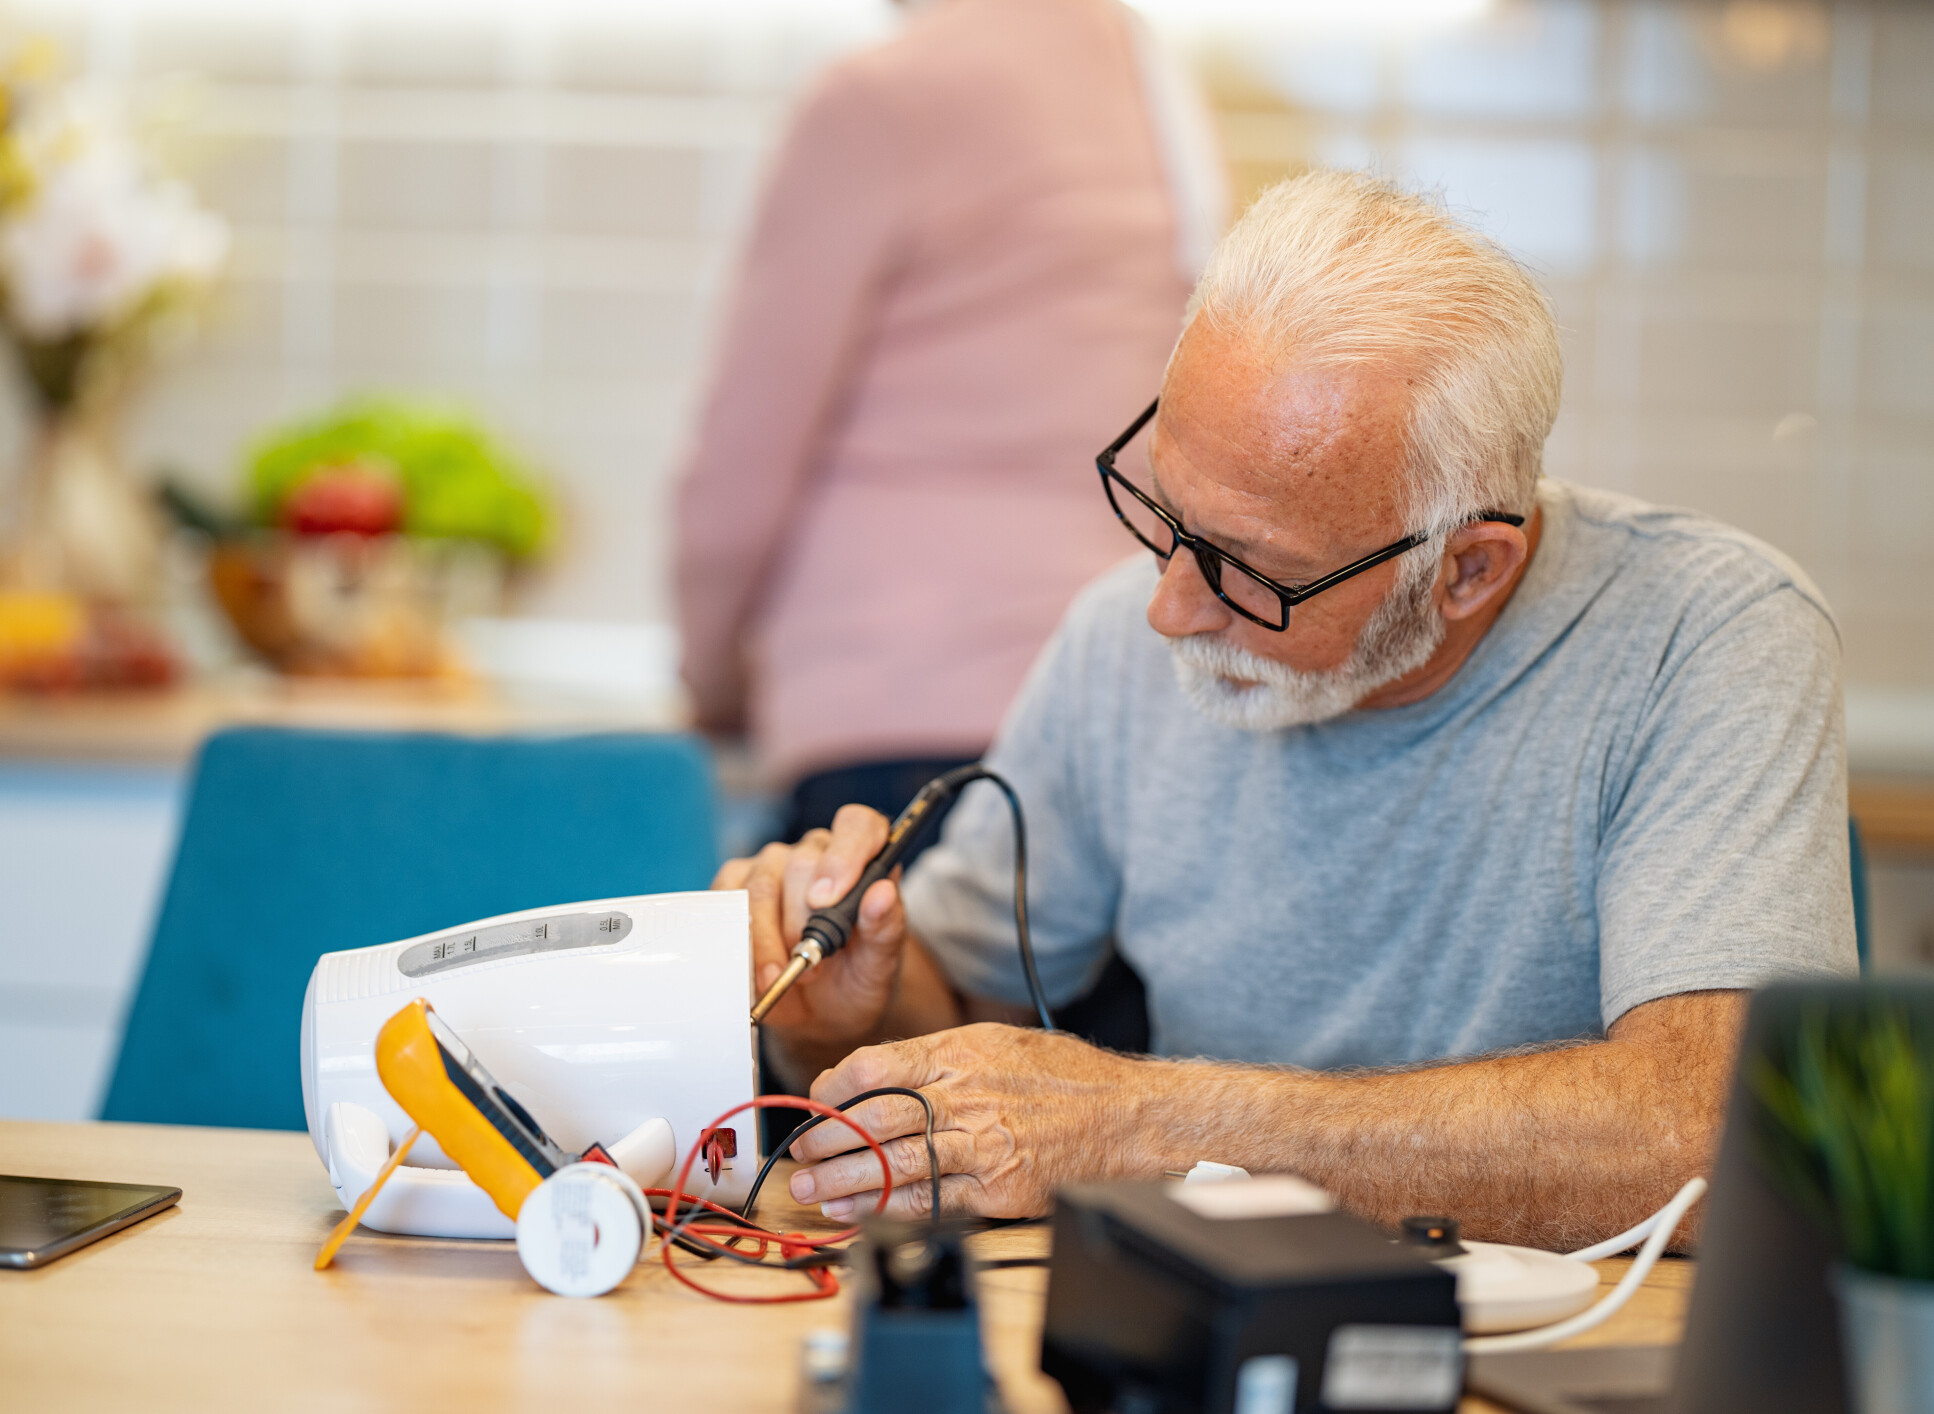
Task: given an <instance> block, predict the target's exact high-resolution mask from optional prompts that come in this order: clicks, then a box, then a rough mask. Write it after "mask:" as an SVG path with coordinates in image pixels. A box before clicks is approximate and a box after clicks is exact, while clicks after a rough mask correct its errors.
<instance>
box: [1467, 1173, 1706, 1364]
mask: <svg viewBox="0 0 1934 1414" xmlns="http://www.w3.org/2000/svg"><path fill="white" fill-rule="evenodd" d="M1705 1192H1706V1181H1705V1180H1704V1179H1703V1178H1694V1179H1690V1180H1688V1181H1687V1183H1686V1186H1685V1187H1684V1188H1681V1189H1680V1190H1679V1191H1678V1192H1677V1193H1676V1194H1674V1195H1673V1198H1672V1201H1671V1202H1670V1203H1667V1204H1666V1205H1665V1206H1664V1207H1663V1208H1661V1209H1659V1211H1658V1212H1657V1213H1656V1214H1655V1215H1654V1216H1652V1217H1650V1218H1648V1219H1646V1222H1647V1223H1650V1224H1651V1227H1652V1231H1651V1233H1650V1234H1649V1235H1648V1236H1647V1237H1646V1239H1645V1245H1644V1246H1643V1247H1641V1248H1640V1249H1639V1254H1638V1256H1637V1257H1636V1258H1634V1259H1633V1261H1632V1266H1631V1270H1629V1271H1627V1272H1626V1273H1625V1276H1624V1278H1623V1280H1621V1281H1620V1282H1619V1284H1618V1285H1617V1286H1615V1287H1613V1288H1612V1291H1611V1294H1610V1295H1608V1296H1605V1297H1603V1298H1602V1299H1601V1300H1600V1301H1599V1302H1598V1304H1596V1305H1595V1306H1591V1307H1589V1308H1587V1309H1586V1310H1583V1311H1580V1312H1579V1313H1578V1314H1577V1315H1575V1316H1571V1317H1568V1318H1566V1319H1565V1320H1562V1321H1558V1322H1556V1323H1555V1324H1553V1325H1549V1326H1540V1327H1538V1329H1536V1330H1531V1331H1514V1332H1513V1333H1512V1334H1510V1335H1478V1336H1471V1337H1469V1338H1467V1339H1466V1340H1465V1342H1464V1350H1465V1352H1466V1353H1467V1354H1471V1355H1488V1354H1495V1353H1497V1352H1500V1351H1506V1350H1538V1349H1541V1348H1542V1347H1544V1346H1547V1345H1554V1344H1556V1343H1557V1342H1558V1341H1561V1340H1569V1339H1570V1338H1571V1337H1572V1336H1575V1335H1578V1334H1581V1333H1582V1332H1584V1331H1588V1330H1590V1329H1591V1328H1592V1327H1593V1326H1596V1325H1599V1324H1601V1323H1603V1322H1604V1321H1606V1320H1608V1319H1609V1318H1610V1317H1611V1316H1612V1315H1613V1313H1615V1312H1616V1311H1617V1310H1618V1309H1619V1307H1621V1306H1623V1305H1624V1304H1625V1303H1626V1302H1627V1301H1629V1300H1631V1299H1632V1293H1633V1292H1635V1291H1637V1290H1638V1289H1639V1285H1640V1283H1642V1282H1643V1281H1644V1280H1645V1278H1646V1277H1647V1276H1648V1275H1649V1274H1650V1273H1651V1271H1652V1268H1653V1266H1654V1264H1656V1263H1657V1262H1658V1260H1659V1255H1660V1254H1661V1253H1662V1252H1664V1251H1665V1244H1666V1243H1668V1242H1670V1241H1671V1240H1672V1234H1673V1233H1675V1232H1677V1231H1678V1230H1679V1222H1680V1220H1681V1219H1683V1218H1684V1217H1685V1215H1686V1211H1687V1210H1688V1209H1689V1208H1691V1207H1692V1205H1693V1204H1694V1203H1696V1202H1698V1201H1699V1200H1700V1198H1702V1197H1704V1196H1705ZM1640 1226H1641V1227H1643V1226H1645V1223H1641V1224H1640ZM1634 1231H1636V1229H1634ZM1626 1235H1627V1234H1621V1235H1620V1237H1615V1238H1613V1239H1612V1241H1614V1242H1617V1241H1620V1240H1621V1239H1622V1238H1623V1237H1624V1236H1626ZM1604 1245H1605V1244H1604V1243H1602V1242H1601V1243H1600V1244H1599V1246H1600V1247H1603V1246H1604ZM1596 1250H1597V1248H1592V1247H1587V1248H1586V1249H1585V1251H1586V1252H1593V1251H1596ZM1613 1250H1614V1251H1618V1250H1622V1249H1618V1248H1614V1249H1613ZM1573 1255H1574V1256H1576V1257H1579V1258H1581V1259H1582V1258H1583V1257H1584V1253H1574V1254H1573Z"/></svg>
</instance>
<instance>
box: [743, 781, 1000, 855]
mask: <svg viewBox="0 0 1934 1414" xmlns="http://www.w3.org/2000/svg"><path fill="white" fill-rule="evenodd" d="M979 759H980V758H979V757H978V756H917V757H910V758H908V759H906V760H903V761H861V762H856V763H855V764H853V765H851V766H835V767H834V768H833V769H832V770H830V771H815V772H814V773H813V774H812V775H810V776H807V777H806V778H805V779H804V780H802V781H800V783H799V784H798V785H796V786H794V787H793V788H792V805H791V808H790V809H789V810H788V811H787V813H786V825H785V830H784V832H783V834H782V835H781V836H780V837H781V838H782V839H784V840H786V841H787V842H788V843H791V842H793V841H796V840H797V839H798V838H799V837H800V836H801V835H803V834H805V833H806V831H808V830H830V829H831V828H832V827H833V816H835V815H837V814H838V813H839V808H840V806H842V805H867V806H871V807H872V808H873V809H875V810H877V811H879V812H880V814H882V815H884V816H886V818H887V819H889V820H891V819H892V818H893V817H894V816H896V815H898V814H899V813H900V812H901V811H902V810H904V809H906V808H907V802H908V801H910V800H912V799H913V798H914V796H916V795H918V794H919V793H920V787H922V786H924V785H925V784H926V783H927V782H928V781H930V780H932V779H933V778H934V777H935V776H944V775H946V774H947V772H949V771H951V770H953V769H954V768H955V767H956V766H965V765H967V764H968V763H969V762H971V761H978V760H979ZM952 808H953V802H952V801H949V802H948V803H947V804H946V805H945V806H943V807H942V808H941V810H940V812H939V813H938V814H936V815H935V816H934V819H933V823H932V824H930V825H928V826H927V828H926V832H925V833H924V834H923V835H922V836H921V838H920V839H919V841H918V842H917V843H916V844H915V845H914V847H913V849H912V850H911V851H909V852H908V854H907V856H906V860H907V863H909V864H911V863H912V862H913V860H914V857H915V856H916V855H918V854H919V853H920V852H921V851H922V850H924V849H926V848H927V847H928V846H929V845H931V844H932V843H933V842H934V841H935V840H937V839H939V838H940V825H941V822H942V821H943V820H945V819H946V818H947V812H948V811H949V810H951V809H952Z"/></svg>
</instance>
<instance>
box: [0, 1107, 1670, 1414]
mask: <svg viewBox="0 0 1934 1414" xmlns="http://www.w3.org/2000/svg"><path fill="white" fill-rule="evenodd" d="M0 1172H4V1173H16V1174H36V1175H49V1176H57V1177H68V1178H92V1179H107V1180H115V1181H121V1182H130V1183H154V1184H167V1185H171V1186H174V1187H178V1188H180V1189H181V1190H182V1199H181V1203H180V1205H179V1206H178V1207H176V1208H174V1209H172V1210H170V1211H168V1212H165V1213H162V1214H160V1215H158V1216H156V1217H153V1218H150V1219H148V1220H147V1221H146V1222H142V1223H138V1224H136V1225H135V1226H134V1227H131V1228H128V1229H125V1230H124V1231H122V1232H119V1233H116V1234H114V1235H113V1236H111V1237H108V1238H105V1239H103V1240H102V1241H100V1242H97V1243H95V1244H94V1245H93V1246H90V1247H86V1248H83V1249H81V1250H80V1251H78V1252H75V1253H73V1254H71V1255H69V1256H67V1257H63V1258H61V1259H60V1260H58V1261H56V1262H54V1263H52V1264H51V1265H50V1266H48V1267H46V1268H43V1269H41V1270H39V1271H31V1272H15V1271H0V1405H4V1407H5V1408H6V1409H8V1410H9V1411H22V1412H23V1414H24V1412H25V1411H40V1410H60V1411H63V1412H65V1411H85V1410H113V1411H124V1410H135V1409H139V1410H142V1411H152V1412H153V1414H162V1412H163V1411H168V1410H176V1409H180V1410H196V1411H204V1410H206V1411H220V1410H224V1409H228V1408H238V1409H241V1408H246V1409H274V1410H296V1411H301V1410H329V1411H341V1410H363V1409H396V1410H440V1409H448V1410H460V1411H464V1414H472V1411H477V1412H478V1414H481V1411H487V1410H495V1409H543V1410H563V1409H576V1408H586V1409H590V1408H609V1409H636V1410H654V1411H656V1410H690V1411H696V1414H738V1411H759V1410H771V1411H790V1410H792V1409H793V1407H794V1402H795V1399H796V1396H797V1386H798V1363H799V1362H798V1356H799V1346H800V1340H801V1338H802V1337H803V1336H804V1335H805V1334H806V1333H807V1332H808V1331H811V1330H814V1329H818V1328H823V1327H843V1326H844V1325H845V1324H846V1321H847V1319H848V1311H847V1304H846V1298H845V1297H844V1296H843V1295H842V1296H841V1297H840V1298H838V1299H836V1300H833V1301H816V1302H804V1303H800V1304H796V1305H786V1306H729V1305H724V1304H721V1303H717V1302H712V1301H708V1300H706V1299H704V1298H702V1297H699V1296H697V1295H694V1294H693V1293H691V1292H689V1291H686V1290H685V1289H684V1288H682V1287H680V1286H678V1285H677V1284H676V1283H674V1282H673V1281H672V1279H671V1278H670V1277H669V1276H667V1275H666V1273H665V1271H664V1270H663V1268H662V1267H660V1266H659V1265H658V1264H657V1262H656V1261H655V1260H652V1261H647V1262H645V1263H642V1264H640V1266H639V1267H638V1269H637V1271H636V1272H634V1273H633V1274H632V1276H631V1277H630V1279H629V1280H627V1281H626V1282H625V1284H624V1285H623V1286H622V1287H620V1288H619V1289H618V1290H617V1291H615V1292H613V1293H612V1294H610V1295H609V1296H605V1297H602V1298H600V1299H598V1300H594V1301H571V1300H566V1299H565V1298H562V1297H557V1296H551V1295H549V1294H547V1293H546V1292H544V1291H542V1290H540V1289H539V1288H538V1287H537V1286H536V1285H535V1284H534V1283H532V1282H531V1280H530V1279H529V1278H528V1277H527V1276H526V1275H525V1274H524V1271H523V1269H522V1267H521V1266H520V1265H519V1263H518V1260H517V1253H516V1251H515V1249H514V1248H513V1247H511V1245H510V1244H508V1243H494V1242H453V1241H439V1240H434V1239H428V1238H403V1237H386V1236H381V1235H378V1234H370V1233H359V1234H357V1235H356V1236H354V1237H352V1238H351V1239H350V1241H349V1242H348V1244H347V1245H346V1246H345V1247H344V1248H343V1251H342V1255H341V1256H340V1257H338V1258H337V1262H336V1266H335V1268H334V1269H333V1270H331V1271H328V1272H320V1273H319V1272H315V1271H313V1270H311V1263H312V1261H313V1260H314V1257H315V1251H316V1248H317V1246H318V1245H320V1243H321V1242H322V1240H323V1238H324V1237H325V1236H326V1235H327V1234H328V1232H329V1229H330V1228H331V1227H332V1226H333V1225H334V1224H335V1222H336V1220H337V1218H338V1217H339V1216H340V1212H339V1210H338V1208H337V1206H336V1202H335V1195H334V1194H333V1193H332V1192H331V1191H330V1188H329V1184H328V1180H327V1178H326V1177H325V1176H324V1174H323V1170H322V1166H321V1165H320V1164H319V1163H318V1162H317V1161H316V1156H315V1152H314V1150H313V1149H312V1148H311V1147H310V1145H309V1139H308V1136H307V1135H304V1134H288V1133H276V1132H267V1131H256V1130H223V1129H189V1128H177V1127H172V1126H162V1125H124V1124H36V1123H27V1122H18V1121H16V1122H0ZM769 1191H770V1192H771V1193H772V1195H773V1196H772V1197H771V1199H769V1200H763V1201H762V1203H761V1208H762V1210H763V1215H764V1216H765V1218H766V1220H767V1221H769V1222H783V1223H785V1224H786V1225H788V1226H791V1227H796V1228H800V1229H804V1230H809V1231H825V1230H827V1225H826V1224H825V1223H824V1221H823V1220H822V1219H820V1218H819V1216H818V1214H817V1213H816V1212H810V1211H806V1210H802V1209H800V1208H798V1207H797V1206H796V1205H794V1204H792V1203H791V1201H790V1199H788V1198H787V1197H786V1196H785V1186H784V1184H783V1182H781V1183H775V1184H773V1185H771V1187H770V1188H769ZM973 1241H974V1250H975V1251H976V1252H977V1254H979V1255H981V1256H985V1257H996V1256H1024V1255H1038V1254H1040V1253H1043V1252H1045V1251H1046V1247H1047V1234H1046V1232H1045V1231H1044V1230H1043V1229H1041V1228H1038V1227H1034V1228H1015V1229H1009V1230H1005V1231H998V1232H992V1233H987V1234H984V1235H982V1236H980V1237H977V1238H975V1239H973ZM654 1252H655V1249H654ZM1624 1265H1625V1264H1624V1262H1623V1261H1613V1262H1602V1263H1600V1264H1599V1269H1600V1272H1601V1274H1602V1275H1603V1277H1604V1279H1605V1280H1607V1281H1616V1280H1617V1278H1618V1275H1619V1273H1620V1272H1621V1271H1622V1270H1623V1269H1624ZM1689 1271H1690V1267H1689V1264H1686V1263H1680V1262H1666V1263H1662V1264H1661V1265H1660V1267H1659V1268H1657V1269H1656V1270H1655V1271H1654V1273H1653V1275H1652V1277H1651V1278H1650V1279H1649V1280H1648V1282H1647V1284H1646V1287H1645V1288H1644V1289H1642V1290H1641V1291H1639V1292H1638V1293H1637V1294H1636V1295H1635V1296H1634V1298H1633V1300H1632V1303H1631V1304H1630V1305H1628V1306H1627V1307H1626V1309H1625V1310H1623V1311H1621V1312H1620V1313H1619V1314H1618V1315H1617V1316H1616V1317H1614V1318H1613V1319H1612V1320H1611V1321H1609V1322H1607V1324H1606V1325H1605V1326H1603V1327H1601V1328H1600V1329H1599V1330H1598V1331H1596V1332H1593V1333H1592V1334H1591V1335H1590V1336H1587V1337H1585V1338H1583V1339H1581V1341H1580V1342H1579V1343H1580V1344H1585V1343H1599V1344H1643V1343H1649V1342H1658V1341H1666V1340H1672V1339H1675V1338H1676V1337H1677V1333H1678V1330H1679V1326H1680V1323H1681V1320H1682V1318H1683V1307H1684V1298H1685V1290H1686V1286H1687V1281H1688V1277H1689ZM706 1277H707V1279H708V1280H710V1279H716V1280H717V1281H718V1282H719V1284H720V1285H725V1284H726V1283H727V1282H728V1281H733V1282H735V1284H736V1285H738V1286H739V1287H742V1288H744V1289H747V1290H755V1289H756V1290H761V1291H781V1290H792V1289H797V1288H796V1287H795V1286H794V1285H793V1283H796V1282H799V1281H800V1279H799V1278H797V1277H788V1276H782V1275H779V1274H775V1273H764V1272H743V1273H735V1274H731V1275H729V1276H728V1275H724V1274H719V1273H716V1272H715V1271H714V1270H712V1269H709V1268H708V1270H707V1272H706ZM1046 1281H1047V1276H1046V1273H1045V1272H1044V1271H1043V1270H1040V1269H1038V1268H1009V1269H1005V1270H997V1271H990V1272H987V1273H985V1274H984V1275H983V1277H982V1278H981V1301H982V1320H983V1330H984V1335H985V1339H986V1342H987V1347H988V1351H989V1358H990V1363H991V1364H992V1366H993V1368H994V1371H995V1374H996V1376H997V1378H998V1379H999V1381H1000V1384H1001V1390H1002V1394H1003V1395H1004V1397H1005V1398H1006V1400H1007V1404H1008V1407H1009V1409H1010V1410H1011V1411H1013V1414H1050V1412H1051V1411H1063V1410H1065V1407H1066V1406H1065V1405H1064V1404H1063V1403H1062V1400H1061V1397H1060V1389H1059V1387H1058V1386H1057V1385H1055V1384H1054V1383H1053V1382H1052V1381H1050V1380H1048V1379H1047V1378H1046V1377H1045V1376H1043V1375H1042V1374H1041V1373H1040V1372H1039V1371H1038V1370H1037V1369H1036V1368H1035V1363H1036V1360H1037V1357H1038V1340H1039V1332H1040V1322H1041V1307H1042V1299H1043V1293H1044V1291H1045V1289H1046ZM1491 1408H1492V1406H1490V1405H1489V1404H1487V1403H1485V1402H1483V1401H1480V1400H1474V1399H1471V1400H1466V1401H1465V1403H1464V1405H1463V1410H1464V1411H1466V1414H1477V1411H1488V1410H1490V1409H1491Z"/></svg>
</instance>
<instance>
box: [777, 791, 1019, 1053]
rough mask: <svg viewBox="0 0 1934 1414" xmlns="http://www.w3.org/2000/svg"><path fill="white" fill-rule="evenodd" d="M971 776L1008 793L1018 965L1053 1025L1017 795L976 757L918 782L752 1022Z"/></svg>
mask: <svg viewBox="0 0 1934 1414" xmlns="http://www.w3.org/2000/svg"><path fill="white" fill-rule="evenodd" d="M973 781H991V782H992V783H993V784H994V785H996V786H998V787H999V788H1000V790H1001V793H1002V794H1003V795H1005V796H1006V797H1007V806H1008V809H1009V811H1010V812H1011V813H1012V814H1013V817H1014V930H1015V934H1016V936H1017V938H1018V941H1019V943H1020V949H1021V967H1022V970H1023V971H1024V972H1025V973H1026V975H1027V990H1028V995H1029V997H1031V998H1032V999H1033V1001H1034V1010H1035V1013H1036V1015H1037V1016H1039V1018H1040V1021H1041V1025H1042V1027H1043V1029H1045V1030H1048V1031H1052V1030H1054V1022H1053V1020H1052V1019H1051V1018H1050V1017H1049V1015H1048V1004H1047V1000H1046V998H1045V997H1044V996H1043V994H1042V991H1041V978H1040V974H1039V973H1038V972H1036V971H1035V968H1034V944H1033V942H1032V941H1031V940H1030V938H1029V937H1028V928H1027V822H1026V820H1025V818H1024V817H1023V816H1022V814H1021V801H1020V797H1019V796H1017V795H1015V793H1014V787H1013V786H1011V785H1009V784H1008V783H1007V781H1006V780H1005V779H1003V778H1002V777H1001V776H1000V775H999V774H998V773H996V772H994V771H990V770H988V769H987V767H985V766H983V765H981V764H980V763H979V762H978V761H977V762H975V763H973V764H972V765H970V766H960V767H956V768H955V769H954V770H951V771H949V772H947V774H946V775H944V776H936V777H935V778H934V779H933V780H931V781H928V782H927V783H926V784H925V785H924V786H922V787H921V788H920V793H919V794H918V795H916V796H914V798H913V799H912V800H911V801H909V802H908V803H907V808H906V809H904V810H902V811H901V812H900V814H899V817H898V818H897V819H895V820H894V822H893V825H892V828H890V829H889V830H888V831H887V834H886V844H885V845H884V846H882V847H881V849H880V852H879V853H878V854H876V855H874V856H873V859H872V861H871V862H870V863H869V864H868V865H867V866H866V868H864V869H863V870H861V871H860V877H859V882H858V883H856V884H854V885H853V887H852V888H850V889H848V890H847V891H846V893H845V895H844V896H843V897H841V898H840V899H839V901H838V902H836V903H831V904H828V905H827V906H826V907H825V908H822V909H819V910H817V911H816V912H815V913H813V915H812V916H811V917H810V918H808V919H807V920H806V926H805V927H804V928H803V929H801V930H800V934H799V941H798V942H797V943H795V944H794V945H793V949H792V957H791V958H790V960H788V961H787V963H786V967H785V971H783V972H781V973H780V974H779V975H778V977H777V978H775V979H774V980H773V983H772V985H771V986H770V987H768V988H766V992H765V995H764V996H762V997H760V998H759V1000H758V1001H757V1002H756V1003H755V1004H754V1005H753V1008H752V1022H753V1024H754V1025H755V1026H756V1025H757V1024H758V1023H759V1022H761V1021H763V1020H765V1016H766V1013H767V1012H769V1011H771V1010H772V1009H773V1007H775V1006H777V1005H778V1004H779V999H780V998H781V997H783V996H785V994H786V993H787V992H788V991H790V990H791V989H792V984H793V983H795V982H797V981H798V980H799V979H800V978H801V977H803V976H805V975H806V974H807V973H808V972H810V971H811V970H812V969H813V968H815V967H817V966H819V964H820V963H822V962H824V961H825V960H826V959H827V958H829V957H831V956H832V955H833V954H834V953H836V952H838V951H839V950H840V949H841V948H843V947H845V946H846V944H847V941H848V939H850V938H851V937H852V935H853V928H854V926H855V924H856V923H857V921H858V919H859V913H860V900H861V899H862V898H863V897H865V895H866V891H867V890H868V889H870V888H872V887H873V885H874V884H876V883H878V882H879V881H880V880H881V879H884V878H886V876H887V875H889V874H891V873H892V872H893V871H894V869H896V868H897V867H899V864H900V861H901V860H902V859H904V858H905V857H906V853H907V851H908V850H909V849H910V848H912V847H913V844H914V842H915V841H916V840H917V839H918V838H919V836H920V834H921V832H922V831H923V830H924V829H925V828H926V826H927V825H928V824H929V823H931V821H932V820H933V818H934V816H935V815H936V814H937V813H938V811H939V809H940V807H942V806H943V805H945V804H946V803H947V802H948V801H950V800H952V799H953V798H954V797H955V796H956V795H958V794H959V793H960V791H961V789H962V788H963V787H965V786H966V785H968V784H969V783H971V782H973Z"/></svg>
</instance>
